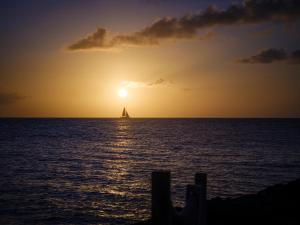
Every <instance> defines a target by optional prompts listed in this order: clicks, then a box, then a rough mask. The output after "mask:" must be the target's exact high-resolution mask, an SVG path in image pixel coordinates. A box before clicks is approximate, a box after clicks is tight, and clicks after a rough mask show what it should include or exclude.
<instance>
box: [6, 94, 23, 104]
mask: <svg viewBox="0 0 300 225" xmlns="http://www.w3.org/2000/svg"><path fill="white" fill-rule="evenodd" d="M24 98H25V97H24V96H21V95H18V94H16V93H0V106H5V105H10V104H14V103H16V102H17V101H19V100H22V99H24Z"/></svg>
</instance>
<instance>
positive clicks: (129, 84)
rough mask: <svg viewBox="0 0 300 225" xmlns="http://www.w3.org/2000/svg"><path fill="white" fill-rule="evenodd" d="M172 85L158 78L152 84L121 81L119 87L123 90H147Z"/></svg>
mask: <svg viewBox="0 0 300 225" xmlns="http://www.w3.org/2000/svg"><path fill="white" fill-rule="evenodd" d="M168 84H172V82H171V81H168V80H165V79H163V78H159V79H158V80H156V81H154V82H148V83H147V82H140V81H123V82H122V83H121V86H122V87H124V88H133V89H134V88H149V87H154V86H159V85H168Z"/></svg>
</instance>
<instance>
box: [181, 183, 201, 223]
mask: <svg viewBox="0 0 300 225" xmlns="http://www.w3.org/2000/svg"><path fill="white" fill-rule="evenodd" d="M197 189H198V187H197V185H191V184H189V185H187V187H186V200H185V207H184V210H183V213H182V216H183V221H184V225H198V204H199V203H198V199H199V198H198V196H199V190H197Z"/></svg>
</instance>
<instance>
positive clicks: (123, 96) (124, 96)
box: [119, 89, 128, 98]
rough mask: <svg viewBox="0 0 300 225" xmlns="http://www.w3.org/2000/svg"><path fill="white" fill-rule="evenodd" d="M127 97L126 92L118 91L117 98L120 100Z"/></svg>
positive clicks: (123, 90)
mask: <svg viewBox="0 0 300 225" xmlns="http://www.w3.org/2000/svg"><path fill="white" fill-rule="evenodd" d="M127 95H128V93H127V91H126V90H125V89H120V90H119V96H120V97H121V98H126V97H127Z"/></svg>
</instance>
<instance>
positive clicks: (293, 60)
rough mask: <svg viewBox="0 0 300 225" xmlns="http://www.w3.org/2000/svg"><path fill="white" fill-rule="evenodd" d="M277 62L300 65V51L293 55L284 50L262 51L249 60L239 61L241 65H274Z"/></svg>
mask: <svg viewBox="0 0 300 225" xmlns="http://www.w3.org/2000/svg"><path fill="white" fill-rule="evenodd" d="M276 61H285V62H287V63H290V64H299V63H300V50H297V51H294V52H292V53H291V54H288V53H287V51H286V50H284V49H276V48H271V49H266V50H263V51H261V52H260V53H258V54H256V55H254V56H251V57H249V58H244V59H239V60H238V62H240V63H248V64H249V63H250V64H255V63H264V64H268V63H273V62H276Z"/></svg>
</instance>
